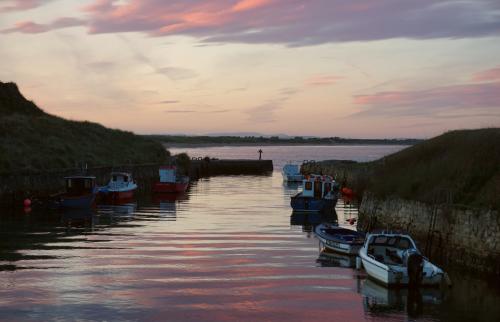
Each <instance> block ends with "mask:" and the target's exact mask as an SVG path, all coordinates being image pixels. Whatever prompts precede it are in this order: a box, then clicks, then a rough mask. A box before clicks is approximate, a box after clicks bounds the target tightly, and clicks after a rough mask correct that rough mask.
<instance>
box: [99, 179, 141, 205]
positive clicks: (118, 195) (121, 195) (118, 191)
mask: <svg viewBox="0 0 500 322" xmlns="http://www.w3.org/2000/svg"><path fill="white" fill-rule="evenodd" d="M136 189H137V184H136V183H135V182H134V180H133V179H132V175H131V174H130V173H127V172H111V179H110V180H109V182H108V184H107V185H105V186H103V187H99V196H100V197H102V198H103V200H104V202H106V201H107V202H112V201H117V200H124V199H132V198H133V197H134V191H135V190H136Z"/></svg>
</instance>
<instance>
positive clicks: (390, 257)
mask: <svg viewBox="0 0 500 322" xmlns="http://www.w3.org/2000/svg"><path fill="white" fill-rule="evenodd" d="M359 256H360V257H361V260H362V262H363V266H364V268H365V270H366V272H367V273H368V275H369V276H370V277H371V278H373V279H375V280H377V281H379V282H381V283H383V284H386V285H408V284H409V285H416V286H418V285H439V284H441V282H443V281H444V279H445V273H444V272H443V271H442V270H441V269H440V268H439V267H437V266H435V265H434V264H432V263H431V262H429V261H428V260H427V259H426V258H424V257H423V256H422V255H421V254H420V252H419V251H418V249H417V246H416V245H415V242H414V241H413V239H412V238H411V237H410V236H408V235H403V234H392V233H381V234H369V235H368V236H367V237H366V241H365V243H364V245H363V247H362V248H361V249H360V251H359Z"/></svg>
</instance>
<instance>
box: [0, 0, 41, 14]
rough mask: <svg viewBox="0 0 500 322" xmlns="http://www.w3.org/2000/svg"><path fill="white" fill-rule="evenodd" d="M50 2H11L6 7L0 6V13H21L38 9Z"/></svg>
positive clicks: (23, 0)
mask: <svg viewBox="0 0 500 322" xmlns="http://www.w3.org/2000/svg"><path fill="white" fill-rule="evenodd" d="M49 1H50V0H11V1H5V2H7V5H3V6H0V12H10V11H23V10H29V9H33V8H36V7H39V6H41V5H43V4H45V3H46V2H49Z"/></svg>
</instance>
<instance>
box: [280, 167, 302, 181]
mask: <svg viewBox="0 0 500 322" xmlns="http://www.w3.org/2000/svg"><path fill="white" fill-rule="evenodd" d="M281 174H282V175H283V180H284V181H287V182H302V180H303V179H304V176H303V175H302V174H301V173H300V167H299V166H298V165H297V164H291V163H288V164H286V165H285V166H284V167H283V169H281Z"/></svg>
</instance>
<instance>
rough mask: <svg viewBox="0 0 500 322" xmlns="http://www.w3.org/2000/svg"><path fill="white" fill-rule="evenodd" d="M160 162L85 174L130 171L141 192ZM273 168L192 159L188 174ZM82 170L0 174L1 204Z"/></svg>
mask: <svg viewBox="0 0 500 322" xmlns="http://www.w3.org/2000/svg"><path fill="white" fill-rule="evenodd" d="M159 166H160V164H156V163H151V164H139V165H124V166H113V167H111V166H109V167H95V168H89V169H87V170H86V171H85V174H86V175H93V176H95V177H96V181H97V184H98V185H104V184H106V183H107V182H108V180H109V175H110V173H111V172H112V171H126V172H130V173H132V176H133V177H134V179H135V180H136V181H137V182H138V183H139V184H138V189H139V191H140V192H144V191H145V192H147V191H150V189H151V186H152V184H153V183H154V182H155V181H157V180H158V168H159ZM272 171H273V162H272V161H271V160H192V161H191V162H190V165H189V169H188V171H187V172H188V174H189V176H190V178H191V179H192V180H197V179H198V178H201V177H208V176H214V175H238V174H253V175H259V174H267V173H270V172H272ZM81 173H83V172H82V170H81V169H77V168H75V169H64V170H58V171H48V172H43V173H17V174H8V175H0V207H11V206H15V205H20V204H21V202H22V200H23V199H24V198H26V197H35V198H41V199H43V198H46V197H48V196H50V195H51V194H54V193H57V192H60V191H61V190H63V189H64V177H66V176H70V175H75V174H81Z"/></svg>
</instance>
